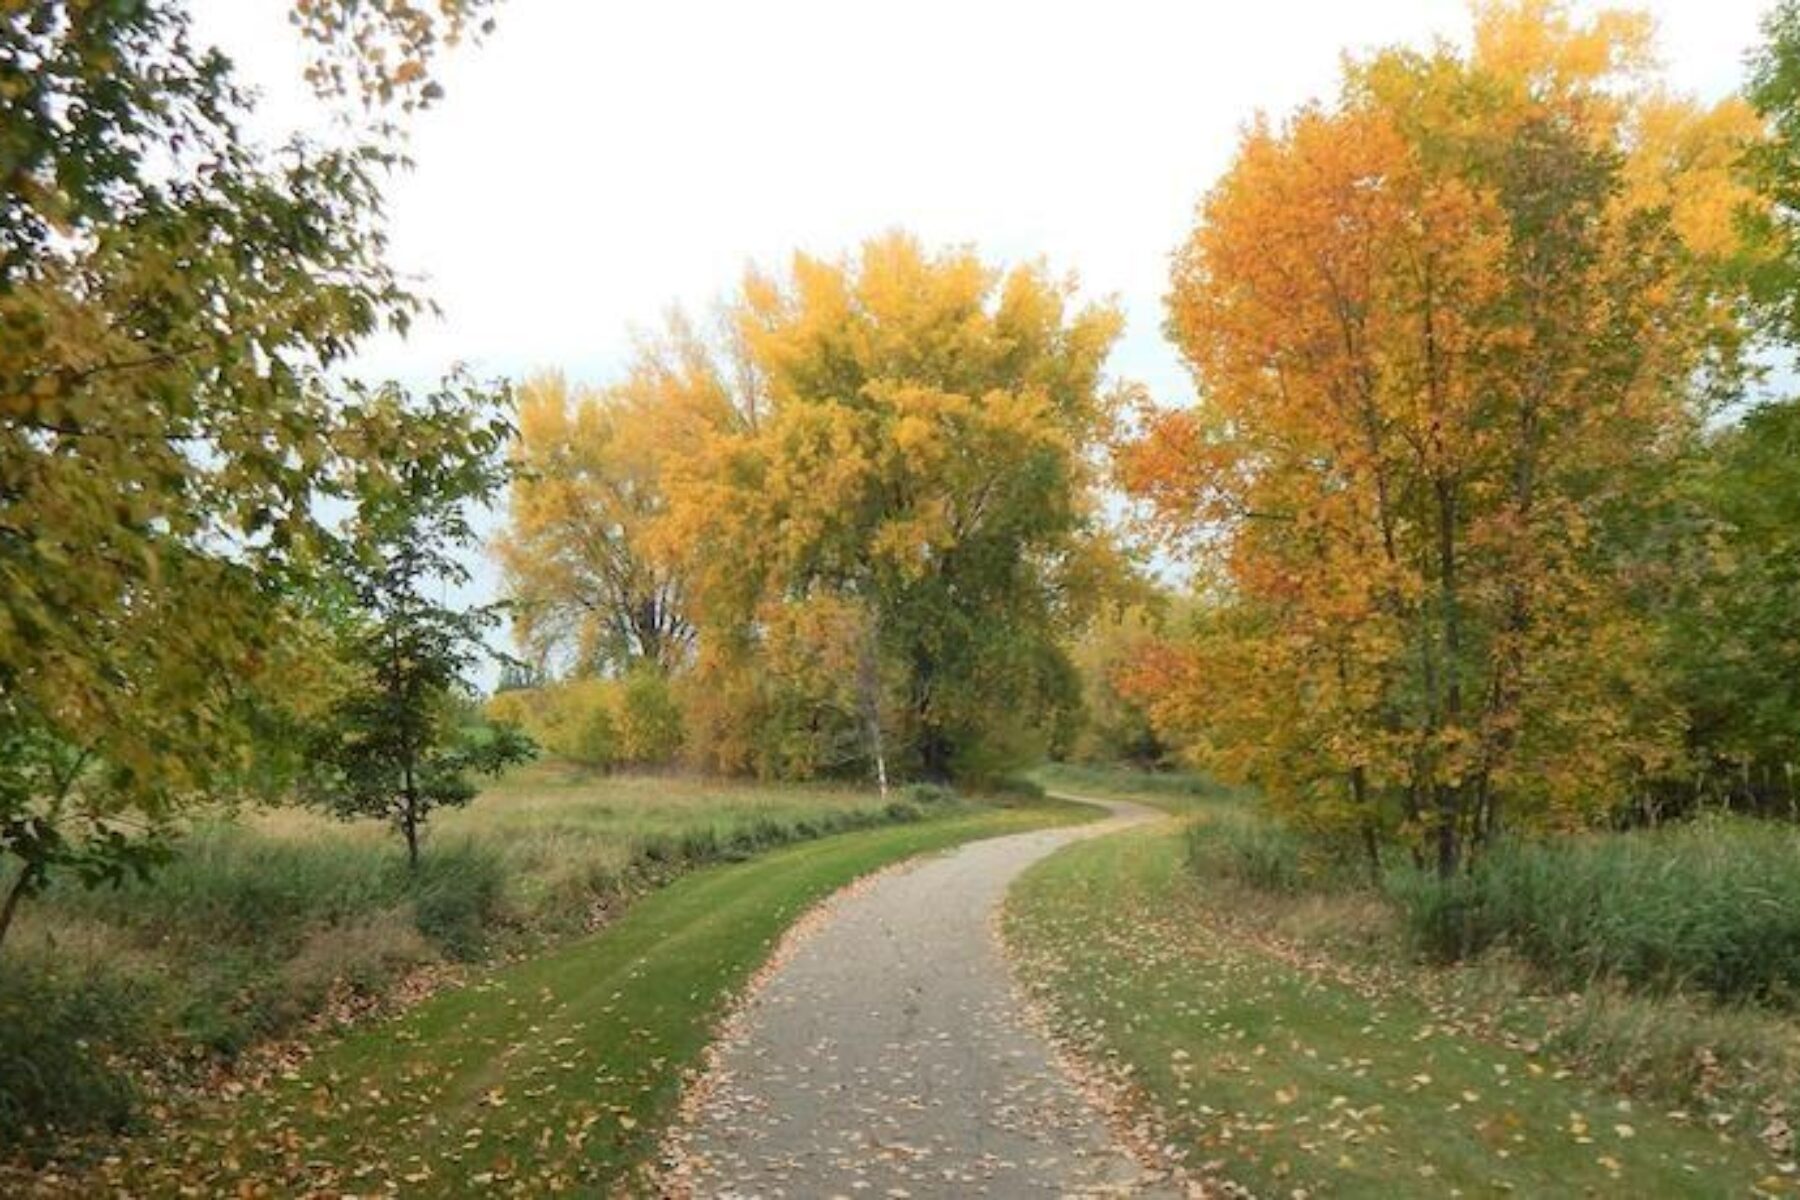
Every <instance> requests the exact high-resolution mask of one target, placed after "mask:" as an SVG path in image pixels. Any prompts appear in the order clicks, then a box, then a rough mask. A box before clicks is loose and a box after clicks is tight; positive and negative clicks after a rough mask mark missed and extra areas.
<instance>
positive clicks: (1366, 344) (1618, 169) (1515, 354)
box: [1123, 3, 1758, 875]
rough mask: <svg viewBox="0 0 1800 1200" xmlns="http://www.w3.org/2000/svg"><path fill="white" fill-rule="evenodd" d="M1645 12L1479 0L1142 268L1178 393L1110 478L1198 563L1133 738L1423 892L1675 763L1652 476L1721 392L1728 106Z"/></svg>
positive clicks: (1276, 131)
mask: <svg viewBox="0 0 1800 1200" xmlns="http://www.w3.org/2000/svg"><path fill="white" fill-rule="evenodd" d="M1646 32H1647V24H1646V22H1644V21H1643V20H1641V19H1639V18H1637V17H1635V16H1633V15H1630V14H1621V13H1613V12H1604V13H1599V14H1597V15H1595V16H1594V17H1593V18H1592V19H1591V20H1587V21H1585V22H1584V21H1577V20H1575V19H1573V18H1572V17H1570V16H1569V15H1568V14H1567V13H1566V12H1564V11H1563V10H1562V9H1561V8H1560V7H1559V6H1556V5H1550V4H1542V3H1530V4H1522V5H1517V6H1493V7H1483V8H1480V9H1478V12H1477V22H1476V30H1475V37H1474V41H1473V48H1472V50H1470V51H1468V52H1466V53H1465V52H1462V51H1459V50H1456V49H1454V48H1451V47H1449V46H1444V45H1440V46H1438V47H1435V48H1433V49H1432V50H1430V51H1427V52H1418V51H1411V50H1390V51H1385V52H1381V53H1378V54H1375V55H1373V56H1372V57H1369V58H1366V59H1362V60H1358V61H1352V62H1350V63H1349V64H1348V66H1347V67H1346V77H1345V81H1344V86H1343V91H1342V94H1341V95H1340V96H1339V98H1338V99H1337V100H1336V101H1335V102H1334V103H1330V104H1315V105H1311V106H1308V107H1307V108H1305V109H1303V110H1302V111H1301V112H1300V113H1299V114H1297V115H1296V116H1294V117H1293V118H1292V119H1291V120H1289V121H1288V122H1287V123H1286V124H1284V125H1282V126H1280V127H1275V126H1272V125H1270V124H1268V123H1266V122H1263V123H1259V124H1258V125H1256V126H1255V127H1254V128H1253V129H1251V131H1250V132H1249V133H1248V134H1247V135H1246V136H1245V139H1244V142H1243V145H1242V146H1241V147H1240V150H1239V153H1238V157H1237V159H1236V161H1235V163H1234V164H1233V166H1232V168H1231V170H1230V171H1229V172H1227V174H1226V175H1225V177H1224V178H1223V179H1222V180H1221V181H1220V182H1219V184H1218V185H1217V186H1216V187H1215V188H1214V189H1213V190H1212V192H1211V193H1210V194H1209V195H1208V196H1207V198H1206V200H1205V201H1204V203H1203V204H1202V206H1201V210H1200V214H1199V223H1198V225H1197V227H1196V229H1195V230H1194V233H1193V235H1192V237H1191V238H1190V240H1189V241H1188V242H1187V244H1186V245H1184V246H1183V247H1182V248H1181V250H1180V251H1179V253H1178V254H1177V257H1176V266H1175V273H1174V282H1173V288H1172V291H1171V293H1170V300H1169V305H1170V307H1169V332H1170V335H1171V336H1172V337H1173V338H1174V339H1175V341H1176V343H1177V345H1178V346H1179V347H1180V348H1181V350H1182V352H1183V353H1184V354H1185V356H1186V357H1187V359H1188V361H1189V363H1190V364H1191V366H1192V368H1193V370H1194V373H1195V376H1196V379H1197V381H1198V383H1199V385H1200V398H1199V402H1198V404H1197V405H1195V406H1194V407H1192V408H1185V409H1177V410H1169V411H1164V412H1161V413H1156V414H1153V415H1152V416H1151V417H1150V418H1149V420H1148V423H1147V427H1146V428H1145V429H1144V431H1143V434H1142V437H1141V438H1140V439H1139V440H1138V441H1136V442H1135V444H1133V445H1132V446H1130V447H1129V448H1128V450H1127V452H1126V454H1125V456H1124V459H1123V474H1124V478H1125V481H1126V483H1127V485H1128V486H1129V487H1130V488H1131V489H1132V491H1133V492H1134V493H1135V494H1136V495H1137V496H1139V497H1141V498H1142V499H1143V501H1144V502H1145V504H1146V507H1147V510H1148V513H1149V516H1150V519H1151V521H1152V522H1153V524H1154V525H1155V526H1156V528H1157V529H1158V530H1159V531H1160V532H1161V533H1162V534H1163V535H1164V536H1165V538H1166V540H1167V542H1168V544H1169V545H1171V546H1172V547H1174V548H1175V549H1177V550H1178V551H1180V552H1183V553H1185V554H1186V555H1187V556H1188V557H1189V558H1190V559H1191V560H1192V561H1193V562H1195V564H1196V565H1197V566H1198V567H1199V568H1200V569H1201V572H1202V580H1203V583H1202V596H1203V598H1204V599H1203V602H1202V604H1201V606H1200V612H1199V614H1198V615H1197V617H1196V618H1195V620H1194V622H1193V628H1192V632H1191V635H1189V636H1185V637H1183V638H1179V639H1176V640H1174V641H1172V642H1170V643H1167V644H1165V645H1164V646H1163V647H1162V648H1161V649H1159V650H1157V651H1154V652H1151V653H1147V654H1145V655H1142V656H1140V658H1139V662H1138V665H1137V668H1136V670H1135V672H1134V678H1133V682H1134V685H1135V689H1136V692H1137V694H1138V695H1139V696H1140V697H1141V698H1142V699H1143V701H1144V702H1145V703H1147V704H1149V705H1150V707H1151V708H1152V710H1153V712H1154V713H1155V714H1156V716H1157V719H1158V721H1159V724H1160V726H1161V727H1162V728H1164V729H1166V730H1168V731H1170V732H1171V734H1172V736H1176V737H1178V738H1180V739H1181V740H1182V741H1184V742H1185V744H1186V745H1187V746H1188V747H1189V748H1190V751H1191V752H1192V753H1193V754H1194V755H1196V756H1197V757H1199V758H1202V759H1204V760H1205V761H1207V762H1208V763H1210V764H1211V765H1213V766H1215V767H1218V768H1220V769H1222V770H1225V771H1227V772H1229V773H1235V774H1239V775H1248V776H1251V777H1254V778H1255V779H1257V780H1258V781H1259V782H1261V783H1262V784H1263V785H1264V786H1266V788H1267V789H1268V791H1269V793H1270V796H1271V798H1272V799H1273V800H1274V802H1275V803H1276V804H1277V805H1278V806H1280V807H1281V808H1282V809H1283V810H1284V811H1286V812H1287V814H1288V815H1289V816H1290V817H1292V818H1293V819H1295V820H1296V821H1298V822H1299V823H1301V824H1303V825H1306V826H1308V827H1311V828H1313V829H1318V830H1326V831H1333V832H1336V833H1339V834H1343V835H1346V836H1354V837H1357V838H1360V839H1361V840H1362V841H1363V842H1364V843H1365V844H1366V846H1367V849H1368V851H1369V853H1370V854H1371V855H1374V854H1375V853H1376V852H1377V851H1378V849H1379V846H1380V845H1381V843H1383V842H1384V841H1387V840H1390V839H1396V838H1397V839H1399V840H1400V841H1401V842H1402V843H1403V844H1405V845H1407V846H1409V847H1411V848H1412V850H1413V852H1414V854H1415V855H1416V856H1417V857H1418V858H1420V859H1421V860H1429V861H1431V862H1432V863H1433V864H1434V865H1435V867H1436V869H1437V871H1438V872H1439V873H1440V874H1443V875H1449V874H1452V873H1454V872H1455V871H1456V870H1457V869H1458V868H1459V867H1460V866H1461V865H1462V864H1463V862H1464V861H1465V859H1466V857H1467V856H1468V855H1469V853H1470V851H1471V847H1476V848H1479V847H1481V846H1484V845H1488V844H1491V843H1492V842H1493V841H1494V839H1495V838H1496V836H1497V835H1498V833H1499V831H1500V830H1501V829H1502V828H1503V827H1504V826H1506V825H1508V824H1510V825H1513V826H1515V827H1521V828H1537V829H1549V828H1566V827H1570V826H1576V825H1580V824H1583V823H1586V822H1589V821H1591V820H1594V819H1595V818H1597V817H1602V816H1605V815H1607V814H1609V813H1610V812H1611V811H1613V810H1614V809H1615V808H1617V807H1619V806H1622V805H1623V804H1625V803H1627V802H1628V801H1629V800H1631V799H1633V798H1636V797H1642V796H1643V795H1645V794H1646V793H1647V792H1649V791H1650V790H1651V789H1652V788H1653V787H1654V786H1655V785H1656V784H1657V783H1658V782H1659V781H1661V780H1664V779H1666V778H1668V777H1670V776H1672V775H1676V774H1678V773H1679V772H1680V771H1681V769H1682V764H1683V758H1684V753H1685V751H1686V748H1687V747H1686V745H1685V741H1684V736H1683V735H1684V726H1685V714H1684V713H1683V712H1682V710H1681V707H1680V705H1679V703H1678V697H1677V695H1676V694H1675V693H1676V691H1677V690H1678V689H1675V688H1673V687H1672V686H1671V685H1672V682H1673V678H1672V673H1671V671H1670V670H1669V669H1668V664H1667V660H1666V658H1665V649H1666V646H1667V644H1668V642H1667V639H1668V636H1669V626H1668V623H1667V622H1668V614H1669V613H1670V612H1672V611H1674V610H1675V609H1676V608H1677V607H1678V604H1679V598H1680V596H1681V594H1682V593H1683V589H1684V588H1686V587H1687V586H1688V584H1689V582H1690V578H1689V577H1687V576H1684V575H1683V574H1682V571H1683V570H1684V569H1685V568H1686V566H1687V564H1685V563H1684V562H1683V561H1682V559H1683V557H1684V556H1683V555H1682V554H1680V553H1671V550H1672V549H1677V550H1679V548H1681V547H1682V545H1683V541H1682V538H1681V535H1682V532H1683V531H1682V529H1681V523H1682V522H1683V521H1685V520H1687V519H1689V516H1688V514H1687V512H1686V511H1685V506H1684V497H1683V495H1682V490H1681V486H1680V481H1681V480H1682V479H1683V477H1684V467H1685V465H1686V463H1687V461H1688V458H1689V456H1690V455H1691V454H1692V452H1693V451H1694V449H1695V448H1696V447H1697V446H1698V445H1699V444H1700V439H1701V436H1702V435H1701V431H1702V429H1703V427H1704V422H1705V420H1706V419H1707V418H1708V416H1709V415H1710V414H1711V413H1713V412H1714V411H1715V410H1716V408H1717V406H1718V403H1719V402H1720V401H1721V400H1722V399H1726V398H1729V397H1731V396H1733V395H1735V394H1736V392H1737V389H1738V387H1739V385H1740V384H1741V381H1742V379H1743V369H1742V358H1741V355H1742V349H1743V346H1744V344H1745V339H1746V336H1747V331H1746V329H1745V328H1744V327H1743V325H1742V323H1741V320H1740V317H1741V313H1742V311H1743V300H1744V292H1743V283H1744V279H1745V277H1746V275H1747V273H1748V272H1747V271H1746V270H1745V269H1744V268H1745V267H1746V266H1747V265H1748V264H1749V263H1750V262H1751V261H1752V260H1753V258H1754V251H1753V249H1752V248H1751V247H1750V246H1749V245H1748V244H1747V243H1746V241H1745V239H1744V238H1743V237H1742V233H1743V229H1744V222H1743V221H1742V220H1740V214H1743V213H1745V212H1753V211H1755V209H1756V207H1757V205H1758V201H1757V199H1756V197H1755V195H1754V194H1753V193H1752V192H1751V191H1750V190H1749V188H1748V187H1747V186H1746V185H1745V184H1744V182H1743V181H1742V179H1741V177H1740V174H1739V172H1738V169H1737V167H1738V163H1739V162H1740V161H1741V159H1742V156H1743V154H1744V152H1745V149H1746V147H1747V146H1749V145H1750V144H1751V143H1752V142H1754V140H1755V139H1756V137H1757V121H1756V118H1755V115H1754V114H1753V113H1752V112H1751V110H1750V109H1749V107H1748V106H1747V105H1745V104H1743V103H1742V102H1741V101H1737V100H1730V101H1727V102H1725V103H1723V104H1720V105H1718V106H1717V107H1714V108H1710V109H1709V108H1703V107H1700V106H1697V105H1694V104H1691V103H1688V102H1686V101H1682V100H1680V99H1678V98H1675V97H1672V96H1671V95H1670V94H1669V93H1668V92H1667V91H1666V90H1665V89H1664V88H1662V87H1661V86H1660V84H1659V83H1658V81H1657V80H1656V78H1655V76H1654V73H1653V72H1652V71H1651V69H1650V66H1649V64H1650V61H1651V60H1650V58H1649V54H1648V46H1647V43H1646V40H1645V39H1646Z"/></svg>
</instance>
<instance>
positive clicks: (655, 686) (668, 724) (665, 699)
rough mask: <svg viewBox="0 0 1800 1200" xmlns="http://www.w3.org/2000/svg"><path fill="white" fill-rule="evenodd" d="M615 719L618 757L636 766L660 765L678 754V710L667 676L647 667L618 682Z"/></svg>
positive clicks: (679, 710)
mask: <svg viewBox="0 0 1800 1200" xmlns="http://www.w3.org/2000/svg"><path fill="white" fill-rule="evenodd" d="M617 705H618V712H617V716H616V722H617V725H618V733H619V757H620V759H621V760H622V761H624V762H628V763H633V764H636V765H639V766H663V765H665V764H668V763H672V762H674V761H675V759H676V757H677V756H679V755H680V753H681V743H682V730H681V709H680V707H679V706H678V705H677V704H676V703H675V695H674V693H673V692H672V691H671V690H670V688H669V681H668V679H667V678H666V677H665V676H663V675H662V673H661V672H659V671H656V670H653V669H651V668H648V667H641V668H639V669H637V670H635V671H633V672H632V673H631V674H630V675H629V676H627V677H626V678H625V681H624V682H623V683H622V684H621V685H619V687H618V694H617Z"/></svg>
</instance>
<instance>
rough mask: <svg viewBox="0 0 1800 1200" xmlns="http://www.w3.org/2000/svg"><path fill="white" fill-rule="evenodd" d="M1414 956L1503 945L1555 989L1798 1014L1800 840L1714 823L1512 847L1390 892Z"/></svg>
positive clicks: (1443, 957) (1399, 880)
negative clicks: (1615, 988)
mask: <svg viewBox="0 0 1800 1200" xmlns="http://www.w3.org/2000/svg"><path fill="white" fill-rule="evenodd" d="M1389 893H1390V895H1392V896H1393V898H1394V901H1395V903H1396V904H1397V905H1398V907H1399V909H1400V911H1401V913H1402V914H1403V915H1404V919H1405V925H1406V928H1407V931H1408V933H1409V935H1410V937H1411V940H1412V943H1413V945H1414V946H1415V947H1416V948H1417V949H1418V950H1419V951H1420V952H1421V953H1423V954H1425V955H1426V956H1428V957H1430V958H1433V959H1436V960H1439V961H1456V960H1463V959H1468V958H1472V957H1475V956H1477V955H1480V954H1483V953H1485V952H1487V951H1489V950H1491V949H1494V948H1496V947H1504V948H1506V949H1507V950H1508V951H1509V952H1511V953H1513V954H1515V955H1517V956H1519V957H1520V958H1522V959H1523V960H1525V961H1526V962H1528V963H1530V964H1531V965H1532V966H1533V967H1534V968H1536V969H1537V970H1538V971H1540V972H1542V974H1543V975H1544V977H1545V978H1546V979H1547V980H1549V981H1551V982H1552V983H1554V984H1556V985H1558V986H1562V987H1581V986H1585V985H1586V984H1588V983H1590V982H1593V981H1595V980H1611V981H1616V982H1618V983H1621V984H1623V985H1625V986H1627V987H1629V988H1631V989H1634V990H1640V991H1645V992H1650V993H1658V994H1667V993H1677V992H1693V993H1701V994H1704V995H1706V996H1709V997H1711V998H1713V999H1715V1000H1721V1001H1727V1002H1746V1003H1754V1004H1760V1005H1767V1006H1771V1007H1775V1008H1782V1009H1788V1010H1792V1009H1794V1008H1796V1007H1800V832H1797V831H1795V830H1794V829H1791V828H1788V827H1784V826H1779V825H1774V824H1771V823H1768V822H1756V821H1750V820H1743V819H1736V820H1708V821H1702V822H1697V823H1694V824H1689V825H1683V826H1679V827H1674V828H1668V829H1663V830H1657V831H1639V832H1633V833H1625V834H1616V833H1615V834H1594V835H1590V836H1584V837H1580V838H1573V839H1566V840H1563V841H1558V842H1547V843H1531V844H1514V845H1509V846H1505V847H1501V848H1499V849H1497V850H1495V851H1494V852H1493V853H1491V854H1489V855H1487V856H1485V857H1484V858H1483V859H1482V860H1481V861H1480V862H1479V863H1477V864H1476V865H1475V867H1474V869H1473V870H1471V871H1470V872H1469V873H1468V874H1466V875H1463V876H1460V877H1458V878H1456V879H1454V880H1450V881H1448V882H1440V881H1438V880H1436V879H1433V878H1427V877H1423V876H1421V875H1419V874H1417V873H1413V872H1405V873H1400V874H1397V875H1395V876H1394V877H1393V878H1392V879H1391V881H1390V885H1389Z"/></svg>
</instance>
